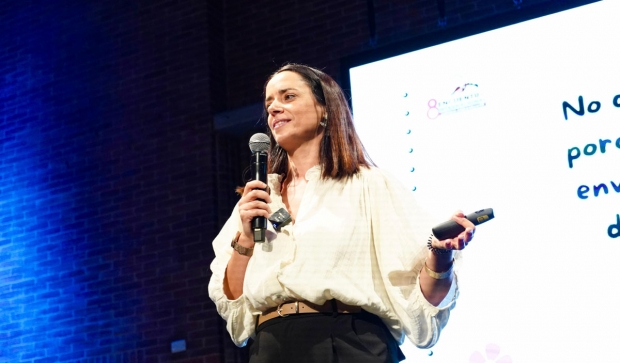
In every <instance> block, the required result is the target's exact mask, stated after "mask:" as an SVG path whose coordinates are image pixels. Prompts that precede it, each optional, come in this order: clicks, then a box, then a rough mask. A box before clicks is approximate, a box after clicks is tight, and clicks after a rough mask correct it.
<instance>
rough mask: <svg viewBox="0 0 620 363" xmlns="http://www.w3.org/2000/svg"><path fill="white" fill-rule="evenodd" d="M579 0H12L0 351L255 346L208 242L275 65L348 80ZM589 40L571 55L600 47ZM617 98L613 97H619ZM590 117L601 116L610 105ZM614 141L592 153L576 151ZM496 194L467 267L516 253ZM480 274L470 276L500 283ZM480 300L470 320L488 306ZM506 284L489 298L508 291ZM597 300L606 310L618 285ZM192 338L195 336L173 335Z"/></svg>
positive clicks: (197, 358)
mask: <svg viewBox="0 0 620 363" xmlns="http://www.w3.org/2000/svg"><path fill="white" fill-rule="evenodd" d="M580 2H582V3H583V2H585V1H568V0H563V1H549V0H523V1H517V0H514V1H513V0H446V1H436V0H432V1H431V0H426V1H404V0H395V1H381V0H369V1H365V2H351V1H344V0H339V1H333V0H329V1H328V0H320V1H311V2H301V1H299V2H298V1H293V2H291V1H286V2H284V1H268V2H267V1H264V2H256V1H250V0H239V1H234V2H225V1H223V0H209V1H196V0H186V1H179V2H175V1H170V0H149V1H143V0H140V1H131V2H127V1H118V0H112V1H105V2H95V1H87V2H85V1H77V0H60V1H54V2H49V1H42V0H23V1H18V2H6V1H5V2H2V3H0V99H1V102H0V109H1V110H2V112H1V114H0V115H1V116H0V362H2V363H6V362H10V363H14V362H19V363H35V362H36V363H48V362H63V363H65V362H74V363H76V362H81V363H109V362H149V363H151V362H170V361H174V362H185V363H189V362H191V363H195V362H200V363H204V362H243V361H244V359H245V355H246V350H245V349H238V348H236V347H234V346H233V345H232V343H231V342H230V339H229V337H228V336H227V335H226V333H225V332H224V330H223V326H222V321H221V319H220V318H219V317H218V316H217V314H216V312H215V309H214V305H213V303H212V302H211V301H210V300H209V298H208V296H207V291H206V287H207V282H208V280H209V277H210V272H209V268H208V265H209V263H210V261H211V259H212V258H213V252H212V249H211V245H210V242H211V240H212V238H213V237H214V236H215V234H216V233H217V231H218V230H219V228H220V226H221V225H222V223H223V221H224V220H225V218H226V217H227V216H228V215H229V213H230V210H231V208H232V206H233V205H234V203H235V202H236V200H237V196H236V195H235V194H234V188H235V187H236V186H237V185H240V184H241V183H242V182H243V179H242V176H241V175H242V170H243V168H245V166H246V165H247V164H248V159H249V151H248V148H247V141H248V139H249V136H250V135H251V134H252V133H254V132H256V131H262V125H261V124H260V122H259V121H258V120H259V117H260V104H261V103H262V95H261V92H262V87H263V84H264V80H265V78H266V76H267V75H268V74H270V73H271V72H272V71H273V70H275V69H276V68H277V67H278V66H279V65H281V64H283V63H284V62H287V61H292V62H301V63H306V64H310V65H312V66H315V67H318V68H321V69H324V70H325V71H326V72H327V73H329V74H332V75H333V76H334V77H335V78H336V79H337V80H340V81H342V80H343V74H342V72H341V71H340V69H341V61H342V59H343V58H345V57H349V56H353V55H357V54H360V53H363V52H366V51H371V50H374V49H381V48H384V47H389V46H392V45H397V44H400V43H401V42H408V41H411V40H415V39H418V38H420V37H424V36H426V35H429V34H436V35H440V34H447V33H449V32H450V31H451V30H454V29H459V27H460V26H462V25H467V24H472V25H473V24H477V23H489V24H491V23H495V22H496V20H497V19H500V18H503V17H504V16H507V15H513V14H524V15H526V16H527V14H529V11H530V10H534V9H537V11H535V13H537V14H541V13H545V12H550V11H552V10H551V8H553V6H555V4H558V3H562V4H574V3H580ZM549 31H551V30H549ZM599 41H603V40H599ZM584 44H585V43H584ZM609 44H610V48H613V45H612V43H611V42H610V43H609ZM580 46H581V47H582V48H574V49H572V50H571V51H567V54H570V55H573V56H575V57H581V56H582V55H583V54H587V47H586V46H585V45H583V44H581V43H580ZM532 87H536V86H535V85H532ZM584 92H585V91H584ZM491 94H492V93H491ZM567 97H570V100H572V101H574V97H575V94H572V93H571V94H570V95H567ZM584 97H586V100H587V101H591V100H592V99H594V97H599V96H598V95H590V94H588V95H586V94H585V93H584ZM590 97H592V98H590ZM600 97H601V102H603V101H604V103H603V107H604V108H603V109H602V110H601V111H600V115H602V114H603V112H604V111H605V112H610V111H611V110H609V109H607V110H606V109H605V108H609V104H608V102H609V101H608V100H607V99H606V98H603V97H608V96H607V95H600ZM555 116H557V115H556V114H554V117H555ZM590 116H591V115H588V116H587V118H586V117H585V116H584V118H583V119H584V120H585V119H588V118H589V119H594V118H596V117H595V116H599V115H592V116H593V117H590ZM572 121H573V120H572V119H570V120H569V124H570V122H572ZM602 136H605V137H612V136H613V135H609V136H607V135H602ZM597 137H598V136H597ZM584 141H590V139H588V140H585V139H584ZM524 143H526V144H527V141H524ZM463 145H467V143H463ZM577 145H579V146H583V145H581V143H579V144H576V145H575V146H577ZM614 150H615V149H614ZM614 150H612V148H611V146H609V151H608V154H606V155H596V156H592V157H590V158H589V159H588V158H586V157H583V156H582V158H581V159H578V160H577V161H576V167H579V168H582V167H583V168H586V167H588V165H590V166H591V165H592V164H593V161H596V158H598V157H601V156H611V155H612V151H614ZM554 151H558V150H557V149H554ZM560 151H561V150H560ZM416 165H420V164H416ZM584 182H590V181H587V180H584ZM541 184H542V182H541ZM567 185H569V187H570V188H569V189H570V192H571V193H574V191H573V190H572V188H574V186H572V184H571V183H568V184H567ZM612 197H613V196H611V195H609V196H605V198H612ZM592 199H594V198H591V200H592ZM599 200H603V197H599ZM483 202H485V201H484V200H480V201H478V200H476V201H475V203H471V204H472V206H473V208H478V207H479V203H480V204H482V203H483ZM585 202H589V200H588V201H585ZM488 204H493V203H492V200H489V202H488ZM482 206H484V204H483V205H482ZM482 206H480V207H482ZM488 206H491V207H494V208H497V210H498V220H497V221H494V222H493V223H489V225H488V226H485V228H484V229H482V228H481V230H480V236H479V237H480V238H479V240H480V244H479V246H476V247H475V248H472V253H471V254H469V252H468V254H469V259H470V260H469V261H471V262H468V265H467V266H468V267H469V266H472V265H473V266H476V265H477V264H476V263H475V261H476V256H477V253H479V252H480V251H483V250H484V251H488V252H489V253H491V252H492V251H493V249H494V248H496V249H498V250H497V251H496V252H495V255H497V256H500V255H501V256H504V257H506V255H507V252H506V251H505V250H503V249H501V248H503V246H504V244H502V242H496V241H491V240H488V239H487V237H485V235H484V233H487V234H490V233H492V230H493V229H496V228H500V227H503V226H504V224H505V223H509V222H508V221H509V220H510V221H512V219H514V218H508V216H509V214H508V213H509V212H508V211H507V209H505V208H502V206H501V205H500V204H493V205H488ZM462 207H463V208H469V204H465V203H462ZM537 207H541V206H537ZM543 207H544V206H543ZM500 217H501V218H500ZM567 226H568V223H567ZM523 228H526V227H522V228H521V230H520V232H521V234H522V235H523V236H524V237H523V239H524V240H525V241H527V237H528V236H530V234H529V233H528V231H526V230H522V229H523ZM515 233H516V232H515ZM524 243H525V242H524ZM547 243H549V244H552V245H555V246H557V245H561V244H563V243H568V242H567V241H563V240H556V239H554V240H553V241H547ZM588 247H589V246H588ZM595 247H596V249H595V250H594V254H593V255H590V253H591V252H592V251H593V250H592V249H590V248H584V250H583V253H584V259H583V263H582V265H580V266H575V267H574V271H575V272H574V274H577V271H581V270H585V269H586V267H587V266H594V267H597V264H598V263H600V260H599V257H600V255H601V254H611V252H610V251H609V250H608V249H606V248H603V247H604V246H595ZM557 250H558V251H561V249H559V248H558V249H557ZM535 256H538V255H535ZM589 256H592V257H593V258H591V259H590V258H589ZM547 257H548V256H546V255H542V256H540V257H539V259H538V260H537V261H539V262H542V261H546V258H547ZM554 257H555V258H557V259H562V258H563V256H562V254H561V253H560V252H558V254H556V255H554ZM495 261H501V260H500V259H497V260H495ZM494 263H497V262H494ZM532 265H533V266H534V264H533V263H532ZM481 266H484V265H481ZM492 267H493V266H489V268H492ZM539 270H541V271H545V272H547V270H546V269H545V266H544V265H543V266H540V267H539V266H536V269H535V270H533V271H532V272H531V274H532V275H535V274H536V273H537V272H538V271H539ZM465 271H467V273H469V274H475V269H471V268H470V269H466V270H465ZM520 272H521V271H511V273H514V276H520V275H519V273H520ZM548 273H551V274H558V277H560V276H559V273H558V271H550V272H548ZM511 276H512V275H511ZM554 276H555V275H554ZM571 276H572V275H571ZM565 279H566V277H564V276H562V279H559V278H558V280H561V281H565ZM553 280H554V281H555V280H556V279H553ZM469 281H471V282H468V283H467V286H464V291H467V290H466V289H467V288H469V289H470V290H469V291H472V290H471V289H474V290H473V291H475V288H476V285H477V284H480V285H481V286H487V285H484V283H485V280H483V279H479V278H476V277H475V276H474V277H473V278H471V279H469ZM593 281H595V282H596V283H597V284H600V282H599V280H594V279H593ZM561 283H562V282H561ZM611 283H613V282H611ZM611 283H610V284H611ZM503 286H504V285H502V286H493V289H502V288H504V287H503ZM553 286H558V285H553ZM565 293H575V294H577V293H579V294H582V293H583V292H582V291H581V290H577V289H571V290H570V291H567V292H565ZM464 297H465V295H464ZM466 302H467V297H465V299H464V302H463V304H464V305H465V306H464V307H461V306H459V307H458V309H457V310H456V311H455V316H454V318H455V325H456V324H459V321H458V319H466V318H467V319H468V318H470V317H471V318H475V316H471V315H470V314H468V310H467V305H466ZM495 302H496V301H493V302H490V303H489V304H488V306H489V308H491V309H494V308H496V307H498V306H501V304H491V303H495ZM592 302H593V303H589V304H587V307H588V309H593V310H592V316H593V317H596V319H598V320H601V321H602V320H603V319H604V317H605V315H606V309H605V308H606V307H607V306H608V304H609V303H613V295H611V293H610V294H609V295H608V296H607V297H606V299H605V300H604V301H592ZM539 303H540V304H541V305H545V306H556V305H557V304H563V303H565V302H563V301H540V302H539ZM598 306H603V307H604V309H603V312H600V313H599V312H598V310H597V309H596V308H597V307H598ZM584 309H586V307H584ZM457 312H458V313H457ZM459 314H460V318H459ZM599 316H602V317H599ZM449 329H450V328H448V330H447V331H446V335H447V334H450V330H449ZM535 329H536V330H538V329H539V328H538V327H536V328H535ZM508 330H510V329H508ZM575 335H576V336H578V337H580V339H581V337H582V336H583V335H584V334H581V333H575ZM448 339H449V337H448ZM549 339H552V337H549ZM549 339H547V340H544V341H537V342H534V343H532V344H533V345H548V344H549V342H550V340H549ZM181 340H184V341H185V343H186V350H185V351H182V352H179V353H171V343H172V342H175V341H181ZM488 342H491V340H489V339H483V340H480V341H476V342H472V345H471V349H472V350H474V349H475V350H480V349H484V344H486V343H488ZM502 349H513V348H512V347H511V346H505V347H502ZM550 350H553V348H552V347H550ZM467 358H469V357H467Z"/></svg>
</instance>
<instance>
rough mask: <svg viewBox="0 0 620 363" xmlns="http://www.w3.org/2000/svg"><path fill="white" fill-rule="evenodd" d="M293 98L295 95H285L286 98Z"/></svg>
mask: <svg viewBox="0 0 620 363" xmlns="http://www.w3.org/2000/svg"><path fill="white" fill-rule="evenodd" d="M293 98H295V95H286V96H284V99H286V100H291V99H293Z"/></svg>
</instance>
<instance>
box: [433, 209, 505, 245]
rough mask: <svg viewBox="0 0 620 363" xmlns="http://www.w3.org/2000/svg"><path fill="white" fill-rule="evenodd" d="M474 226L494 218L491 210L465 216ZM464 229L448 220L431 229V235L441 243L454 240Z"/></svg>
mask: <svg viewBox="0 0 620 363" xmlns="http://www.w3.org/2000/svg"><path fill="white" fill-rule="evenodd" d="M465 218H467V219H468V220H469V221H470V222H471V223H473V224H474V226H477V225H479V224H482V223H484V222H486V221H490V220H491V219H493V218H495V214H493V208H487V209H481V210H479V211H475V212H473V213H470V214H468V215H466V216H465ZM464 230H465V228H464V227H463V226H461V225H460V224H458V223H456V222H455V221H453V220H451V219H450V220H448V221H446V222H443V223H441V224H439V225H437V226H435V227H433V229H432V231H433V235H434V236H435V238H437V239H438V240H440V241H442V240H444V239H448V238H454V237H456V236H458V235H459V233H461V232H463V231H464Z"/></svg>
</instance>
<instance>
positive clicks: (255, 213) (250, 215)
mask: <svg viewBox="0 0 620 363" xmlns="http://www.w3.org/2000/svg"><path fill="white" fill-rule="evenodd" d="M239 214H240V215H241V221H242V222H249V221H251V220H252V219H254V217H265V218H269V215H270V213H269V212H268V211H266V210H264V209H250V210H244V211H241V212H239Z"/></svg>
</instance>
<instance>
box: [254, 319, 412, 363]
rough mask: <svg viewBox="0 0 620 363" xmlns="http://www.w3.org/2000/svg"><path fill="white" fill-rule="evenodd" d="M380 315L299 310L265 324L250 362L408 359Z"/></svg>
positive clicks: (377, 362) (357, 362)
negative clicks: (304, 311) (305, 312)
mask: <svg viewBox="0 0 620 363" xmlns="http://www.w3.org/2000/svg"><path fill="white" fill-rule="evenodd" d="M404 359H405V356H404V355H403V353H402V351H401V350H400V348H399V347H398V343H397V342H396V340H395V339H394V337H392V335H391V334H390V332H389V331H388V329H387V327H386V326H385V324H383V322H382V321H381V319H380V318H379V317H377V316H376V315H373V314H371V313H368V312H366V311H363V310H362V312H361V313H359V314H337V315H333V314H331V313H330V314H320V313H317V314H298V315H290V316H287V317H285V318H275V319H271V320H269V321H267V322H265V323H263V324H261V325H260V326H259V327H258V329H257V331H256V339H255V340H254V342H253V343H252V345H251V346H250V363H280V362H287V363H288V362H291V363H336V362H338V363H388V362H389V363H392V362H400V361H401V360H404Z"/></svg>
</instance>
